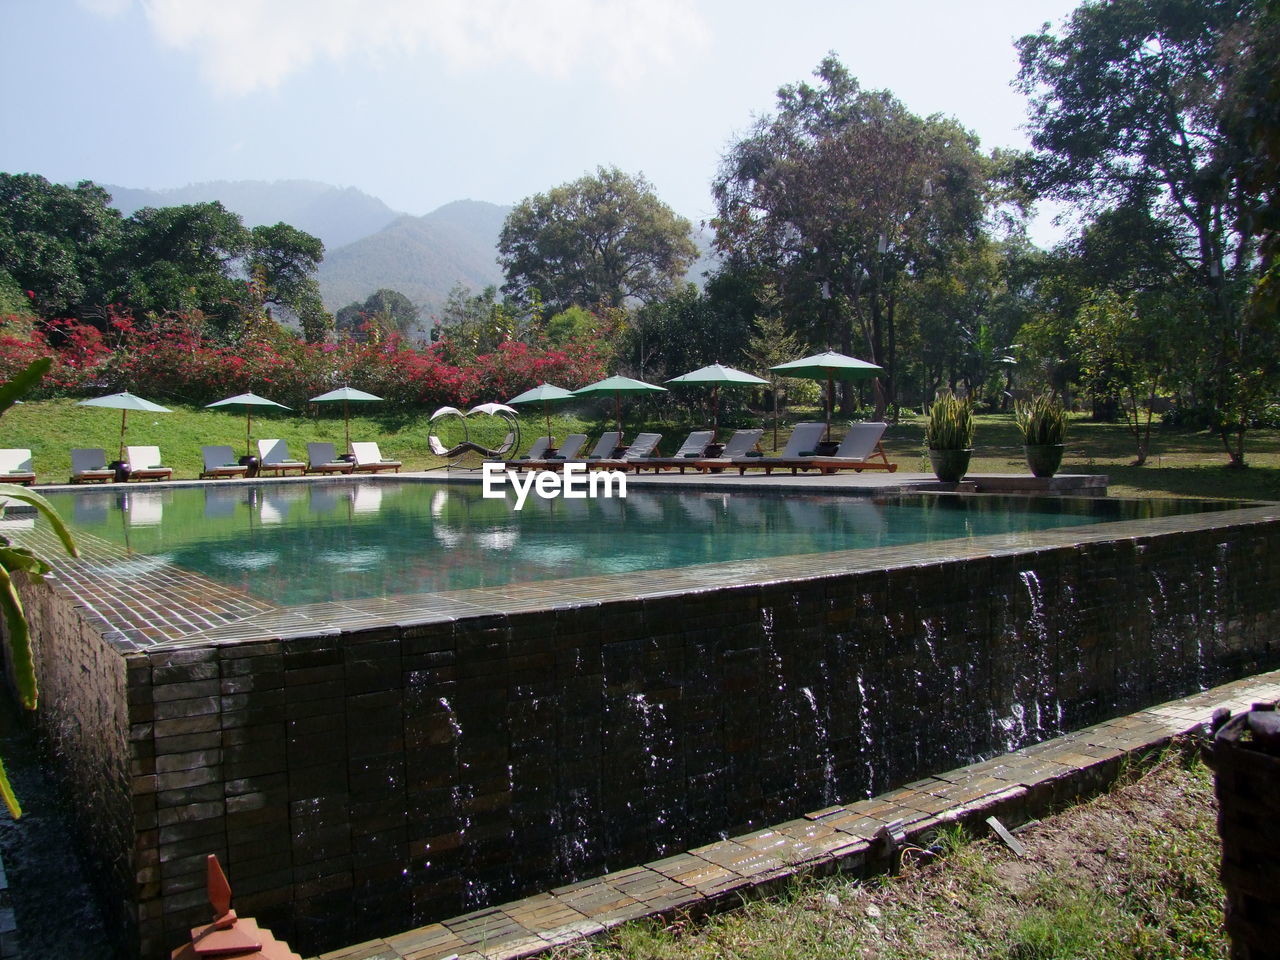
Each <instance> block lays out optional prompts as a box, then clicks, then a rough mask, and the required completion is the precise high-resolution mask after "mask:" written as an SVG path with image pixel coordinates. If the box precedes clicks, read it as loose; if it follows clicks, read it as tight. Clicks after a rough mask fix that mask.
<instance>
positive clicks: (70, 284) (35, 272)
mask: <svg viewBox="0 0 1280 960" xmlns="http://www.w3.org/2000/svg"><path fill="white" fill-rule="evenodd" d="M110 202H111V196H110V195H109V194H108V193H107V192H106V191H105V190H103V189H102V188H101V187H99V186H97V185H95V184H93V183H92V182H90V181H88V180H84V181H81V182H80V183H78V184H77V185H76V186H75V187H66V186H62V185H61V184H54V183H50V182H49V181H48V180H46V179H45V178H44V177H41V176H37V175H35V174H30V173H21V174H10V173H0V275H3V274H7V275H8V276H9V278H10V279H11V280H12V281H13V283H14V284H15V285H16V286H17V287H18V288H19V289H21V290H24V291H26V290H29V291H31V298H30V299H31V300H32V301H33V305H34V307H35V309H36V311H37V312H38V313H40V314H41V315H43V316H70V315H77V316H82V315H84V314H85V313H87V312H91V311H92V309H93V308H94V307H99V306H102V305H104V304H106V303H107V302H108V301H107V297H106V287H107V285H108V280H107V270H108V264H109V262H110V261H111V260H112V259H113V258H114V256H115V253H116V250H117V247H118V245H119V243H120V235H121V220H120V213H119V211H117V210H115V209H113V208H112V207H111V206H110V205H109V204H110Z"/></svg>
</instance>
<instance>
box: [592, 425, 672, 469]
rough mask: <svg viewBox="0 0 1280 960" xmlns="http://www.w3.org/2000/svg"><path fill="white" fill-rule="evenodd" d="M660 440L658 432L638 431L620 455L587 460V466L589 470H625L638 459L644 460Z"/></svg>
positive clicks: (660, 435)
mask: <svg viewBox="0 0 1280 960" xmlns="http://www.w3.org/2000/svg"><path fill="white" fill-rule="evenodd" d="M661 440H662V434H660V433H640V434H636V438H635V439H634V440H632V441H631V443H630V445H629V446H628V447H627V449H626V450H625V451H623V454H622V456H620V457H604V458H602V459H599V460H592V459H588V460H587V467H588V469H591V470H621V471H622V472H624V473H625V472H626V470H627V467H629V466H631V465H632V464H633V463H635V462H636V461H638V460H644V459H645V458H647V457H648V456H649V455H650V454H651V453H653V451H654V450H656V449H657V447H658V443H659V441H661Z"/></svg>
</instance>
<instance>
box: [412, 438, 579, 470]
mask: <svg viewBox="0 0 1280 960" xmlns="http://www.w3.org/2000/svg"><path fill="white" fill-rule="evenodd" d="M431 439H432V440H433V441H434V440H435V437H432V438H431ZM555 442H556V438H555V437H545V436H544V437H538V438H536V439H535V440H534V441H533V444H532V445H531V446H530V447H529V449H528V450H526V451H525V452H524V453H523V454H521V455H520V456H518V457H516V458H515V460H512V461H507V460H502V459H499V458H492V457H491V458H489V462H491V463H501V464H503V465H504V466H505V465H506V464H507V463H508V462H511V463H521V462H523V461H527V460H542V459H544V458H545V457H546V455H547V451H548V450H549V449H551V445H552V444H553V443H555Z"/></svg>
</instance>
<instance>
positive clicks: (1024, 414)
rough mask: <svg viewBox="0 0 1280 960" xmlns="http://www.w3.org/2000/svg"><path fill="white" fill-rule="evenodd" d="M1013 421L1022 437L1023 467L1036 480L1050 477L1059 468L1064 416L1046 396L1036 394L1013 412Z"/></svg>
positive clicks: (1064, 427) (1060, 408)
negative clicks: (1027, 468)
mask: <svg viewBox="0 0 1280 960" xmlns="http://www.w3.org/2000/svg"><path fill="white" fill-rule="evenodd" d="M1013 418H1014V421H1015V422H1016V423H1017V424H1018V431H1019V432H1020V433H1021V434H1022V443H1023V449H1024V450H1025V451H1026V455H1027V466H1028V467H1030V468H1031V473H1032V475H1033V476H1036V477H1052V476H1053V475H1054V474H1055V473H1057V472H1058V467H1059V466H1060V465H1061V464H1062V452H1063V450H1064V449H1065V448H1064V446H1063V441H1064V440H1065V439H1066V436H1067V414H1066V411H1064V410H1063V409H1062V404H1060V403H1058V402H1057V401H1056V400H1054V399H1053V397H1051V396H1049V395H1048V394H1039V395H1037V396H1035V397H1032V398H1031V400H1029V401H1028V402H1026V403H1019V404H1018V405H1017V407H1015V408H1014V414H1013Z"/></svg>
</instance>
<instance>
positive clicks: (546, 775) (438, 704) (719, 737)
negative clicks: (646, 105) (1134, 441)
mask: <svg viewBox="0 0 1280 960" xmlns="http://www.w3.org/2000/svg"><path fill="white" fill-rule="evenodd" d="M1278 541H1280V524H1275V523H1269V524H1263V523H1259V524H1254V525H1251V526H1245V527H1239V528H1234V529H1220V530H1207V531H1200V532H1191V533H1177V534H1171V535H1165V536H1160V537H1152V538H1149V539H1139V540H1119V541H1101V542H1093V543H1088V544H1084V545H1081V546H1077V547H1072V548H1053V549H1044V550H1040V551H1034V552H1021V553H1012V552H1011V553H1008V554H1002V555H995V556H990V557H982V558H979V559H973V560H965V561H942V562H939V561H921V562H920V563H918V564H914V565H906V566H900V567H896V568H894V569H890V570H882V571H874V572H861V573H848V574H839V573H833V574H832V575H830V576H827V577H823V578H818V579H809V580H804V581H792V582H776V583H768V584H761V585H754V586H749V587H735V588H724V589H716V590H709V591H706V592H701V593H695V594H679V595H671V596H663V597H655V598H649V599H644V600H635V601H626V602H613V603H602V604H598V605H591V606H584V607H576V608H573V607H565V608H563V609H556V610H553V611H544V612H540V613H528V614H516V615H510V616H491V617H480V618H474V619H468V620H460V621H446V622H441V623H432V624H426V625H421V626H412V627H397V628H388V629H383V630H375V631H366V632H355V633H338V632H337V631H334V632H333V633H331V634H329V635H326V636H322V637H314V638H306V639H291V640H288V641H284V642H280V641H270V642H251V643H242V644H239V645H231V646H222V647H211V648H207V649H196V650H183V651H179V652H171V653H163V652H156V653H152V654H150V655H149V656H147V657H141V658H140V659H139V660H138V661H136V662H135V661H134V660H132V659H131V661H130V669H129V672H128V682H129V687H128V691H129V704H130V706H129V717H128V724H127V725H123V726H122V728H121V730H120V731H113V730H111V729H110V727H111V723H110V722H109V721H108V719H107V718H100V719H99V720H98V721H97V722H98V723H99V725H100V726H102V727H103V728H104V731H103V732H104V734H107V735H109V736H110V737H112V738H114V742H115V743H116V744H117V749H118V745H119V743H120V742H122V741H123V739H124V734H123V731H124V730H127V731H128V732H129V745H130V749H131V751H132V755H131V756H132V764H133V779H132V793H131V796H130V797H129V798H128V800H131V801H132V805H133V809H134V810H135V811H136V817H137V820H136V829H135V831H134V833H133V834H132V835H131V836H130V837H129V839H128V844H129V849H130V850H131V851H132V852H131V854H123V855H124V856H126V858H127V859H128V860H129V861H130V862H131V863H132V865H133V867H134V869H135V870H136V874H137V878H136V885H135V886H134V888H133V889H132V890H130V891H128V892H127V893H126V896H128V897H134V898H136V900H137V902H138V915H139V926H138V942H139V943H140V944H141V949H142V952H143V953H144V955H146V956H148V957H151V956H154V957H160V956H162V955H167V953H166V951H167V950H168V949H169V948H172V947H173V946H175V945H177V944H178V943H180V942H181V941H182V939H183V937H184V936H185V935H186V931H187V928H188V927H189V926H191V925H192V924H194V923H196V922H200V921H203V920H204V919H206V917H205V914H206V912H207V907H206V906H205V904H204V894H203V883H204V873H203V857H204V855H205V854H207V853H210V852H213V853H217V854H218V855H219V856H220V857H221V858H222V860H223V863H224V865H225V866H226V867H227V870H228V874H229V875H230V877H231V879H232V884H233V887H234V889H235V891H236V906H237V909H238V910H239V911H240V912H242V913H246V914H253V915H256V916H257V917H258V918H259V920H260V921H262V922H264V923H265V924H267V925H268V926H271V927H272V928H273V929H274V930H275V931H276V933H277V934H278V935H282V936H284V937H285V938H287V939H288V940H290V942H291V943H292V945H293V947H294V948H295V949H297V950H300V951H301V952H302V953H304V954H308V953H311V952H317V951H320V950H322V949H332V948H335V947H337V946H340V945H343V944H346V943H350V942H355V941H358V940H362V939H365V938H368V937H370V936H373V935H375V934H386V933H388V932H389V931H392V930H396V929H403V928H408V927H410V926H413V925H416V924H421V923H425V922H427V921H430V920H434V919H439V918H441V917H444V916H450V915H453V914H457V913H461V912H464V911H465V910H467V909H470V908H473V907H478V906H481V905H484V904H486V903H488V902H493V901H501V900H506V899H510V898H511V897H513V896H516V895H518V894H522V893H527V892H530V891H533V890H536V889H538V888H539V887H545V886H551V885H556V884H559V883H563V882H566V881H567V880H569V879H571V878H575V877H583V876H589V875H593V874H596V873H601V872H604V871H605V870H607V869H616V868H620V867H625V866H629V865H631V864H634V863H638V862H642V861H644V860H648V859H652V858H654V857H656V856H659V855H661V854H662V853H664V852H669V851H673V850H677V849H683V848H685V847H689V846H693V845H697V844H700V843H703V842H706V841H708V840H710V839H714V838H716V837H717V836H719V835H722V834H724V833H737V832H741V831H744V830H746V829H749V828H750V827H752V826H754V825H760V824H767V823H770V822H775V821H779V820H782V819H784V818H787V817H790V816H793V815H795V814H797V813H798V812H801V811H805V810H813V809H817V808H821V807H823V806H825V805H827V804H828V803H830V802H833V801H835V800H837V799H840V800H849V799H853V798H857V797H860V796H866V795H869V794H871V793H875V792H880V791H882V790H885V789H887V788H889V787H891V786H893V785H895V784H898V783H902V782H905V781H909V780H911V779H915V778H917V777H919V776H921V775H923V774H925V773H927V772H930V771H937V770H941V769H947V768H951V767H955V766H957V765H960V764H963V763H965V762H967V761H970V760H973V759H975V758H978V757H980V756H982V755H987V754H992V753H996V752H1003V751H1004V750H1005V749H1008V748H1012V747H1016V746H1019V745H1022V744H1026V743H1030V742H1033V741H1036V740H1039V739H1042V738H1044V737H1046V736H1050V735H1053V734H1055V733H1058V732H1061V731H1064V730H1067V729H1069V728H1074V727H1077V726H1081V725H1084V724H1087V723H1090V722H1094V721H1097V720H1100V719H1102V718H1105V717H1107V716H1112V715H1116V714H1120V713H1124V712H1127V711H1130V710H1133V709H1136V708H1138V707H1141V706H1145V705H1149V704H1151V703H1154V702H1158V701H1160V700H1163V699H1166V698H1170V697H1173V696H1176V695H1181V694H1184V693H1187V692H1189V691H1191V690H1194V689H1196V688H1197V687H1199V686H1205V685H1209V684H1213V683H1218V682H1222V681H1224V680H1226V679H1229V678H1231V677H1235V676H1239V675H1243V674H1245V673H1248V672H1251V671H1254V670H1258V669H1263V668H1270V667H1275V666H1277V665H1280V649H1278V647H1277V643H1276V640H1275V638H1276V636H1277V626H1280V608H1278V607H1277V601H1276V598H1277V597H1280V564H1277V562H1276V561H1275V560H1274V559H1273V558H1274V557H1275V556H1277V547H1280V542H1278ZM77 655H79V656H86V655H88V652H87V651H85V650H82V649H79V648H78V650H77ZM103 672H105V673H107V674H109V675H111V676H115V674H112V673H111V671H109V670H104V671H103ZM116 673H118V674H119V677H120V678H123V671H122V670H117V671H116ZM148 675H149V676H148ZM112 682H113V683H115V687H114V688H113V689H111V690H104V693H107V694H109V695H111V696H118V697H120V698H121V699H122V700H123V697H124V688H123V681H122V679H117V680H113V681H112ZM116 766H118V763H116ZM113 770H115V776H114V779H113V780H112V781H111V784H112V786H113V787H114V788H116V789H119V788H120V787H122V786H123V781H122V780H121V779H120V777H119V775H118V773H119V771H118V770H116V769H115V767H114V766H113ZM117 805H118V803H117ZM111 836H112V841H113V842H115V841H117V840H118V839H119V831H118V829H117V828H115V827H113V833H112V835H111Z"/></svg>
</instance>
